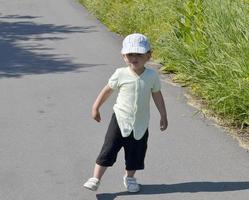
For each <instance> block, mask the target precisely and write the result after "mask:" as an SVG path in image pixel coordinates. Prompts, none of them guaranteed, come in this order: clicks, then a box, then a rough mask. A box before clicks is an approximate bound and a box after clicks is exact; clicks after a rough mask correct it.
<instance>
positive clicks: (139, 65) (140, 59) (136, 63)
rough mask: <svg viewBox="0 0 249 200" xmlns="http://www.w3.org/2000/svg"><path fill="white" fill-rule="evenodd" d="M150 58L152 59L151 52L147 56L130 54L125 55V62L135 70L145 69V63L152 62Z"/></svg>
mask: <svg viewBox="0 0 249 200" xmlns="http://www.w3.org/2000/svg"><path fill="white" fill-rule="evenodd" d="M150 57H151V53H150V52H148V53H146V54H139V53H129V54H124V55H123V58H124V61H125V62H126V64H127V65H129V67H131V68H132V69H133V70H139V69H143V68H144V65H145V63H146V62H147V61H149V60H150Z"/></svg>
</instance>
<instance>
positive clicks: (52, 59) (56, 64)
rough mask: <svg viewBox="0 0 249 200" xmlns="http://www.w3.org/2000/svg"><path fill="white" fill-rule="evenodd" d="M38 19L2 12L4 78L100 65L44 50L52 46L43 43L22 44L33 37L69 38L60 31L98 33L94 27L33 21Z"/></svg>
mask: <svg viewBox="0 0 249 200" xmlns="http://www.w3.org/2000/svg"><path fill="white" fill-rule="evenodd" d="M34 18H39V16H20V15H5V16H3V15H0V30H1V31H0V55H1V59H0V78H2V77H21V76H23V75H28V74H45V73H58V72H59V73H60V72H67V71H77V70H78V69H80V68H84V67H91V66H97V64H82V63H73V62H72V61H71V59H70V58H68V57H66V56H65V55H59V54H48V53H44V51H46V50H49V49H48V48H45V47H44V46H43V45H42V44H41V43H39V44H37V45H29V46H28V45H27V44H26V45H20V42H22V41H29V40H31V39H32V40H37V41H44V40H51V41H56V40H63V39H65V38H63V37H58V36H57V34H59V33H62V34H72V33H91V32H96V30H95V27H94V26H83V27H77V26H70V25H61V26H57V25H53V24H38V23H35V22H32V21H31V20H32V19H34ZM44 34H45V35H46V36H45V35H44ZM48 35H49V36H48ZM18 43H19V44H18ZM50 50H51V49H50Z"/></svg>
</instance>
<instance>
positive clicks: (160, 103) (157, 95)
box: [152, 90, 168, 131]
mask: <svg viewBox="0 0 249 200" xmlns="http://www.w3.org/2000/svg"><path fill="white" fill-rule="evenodd" d="M152 98H153V100H154V102H155V104H156V107H157V109H158V111H159V113H160V115H161V120H160V129H161V131H164V130H166V128H167V127H168V119H167V112H166V108H165V104H164V99H163V95H162V93H161V91H160V90H159V91H158V92H152Z"/></svg>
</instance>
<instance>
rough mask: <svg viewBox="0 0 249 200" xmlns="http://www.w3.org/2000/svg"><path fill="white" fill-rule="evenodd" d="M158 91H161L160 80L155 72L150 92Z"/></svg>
mask: <svg viewBox="0 0 249 200" xmlns="http://www.w3.org/2000/svg"><path fill="white" fill-rule="evenodd" d="M159 90H161V82H160V78H159V76H158V74H157V73H156V72H155V74H154V82H153V86H152V89H151V91H152V92H158V91H159Z"/></svg>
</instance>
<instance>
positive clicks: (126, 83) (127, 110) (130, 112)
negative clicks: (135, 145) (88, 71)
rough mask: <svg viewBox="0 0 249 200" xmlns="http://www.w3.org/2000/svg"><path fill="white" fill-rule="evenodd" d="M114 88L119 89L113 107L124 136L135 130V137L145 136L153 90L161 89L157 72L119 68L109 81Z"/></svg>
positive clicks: (147, 69) (146, 69) (137, 138)
mask: <svg viewBox="0 0 249 200" xmlns="http://www.w3.org/2000/svg"><path fill="white" fill-rule="evenodd" d="M108 85H109V87H110V88H112V89H113V90H118V96H117V100H116V103H115V105H114V107H113V109H114V112H115V115H116V118H117V122H118V125H119V128H120V131H121V134H122V136H123V137H128V136H129V135H130V134H131V132H132V131H133V135H134V138H135V139H136V140H139V139H141V138H142V137H143V135H144V133H145V131H146V129H147V128H148V125H149V118H150V98H151V92H157V91H159V90H160V89H161V84H160V79H159V76H158V75H157V73H156V72H155V71H154V70H152V69H149V68H145V70H144V72H143V73H142V74H141V75H137V74H136V73H135V72H133V71H132V70H131V69H130V67H124V68H118V69H117V70H116V71H115V73H114V74H113V75H112V76H111V78H110V79H109V81H108Z"/></svg>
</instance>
